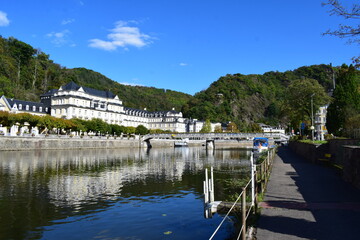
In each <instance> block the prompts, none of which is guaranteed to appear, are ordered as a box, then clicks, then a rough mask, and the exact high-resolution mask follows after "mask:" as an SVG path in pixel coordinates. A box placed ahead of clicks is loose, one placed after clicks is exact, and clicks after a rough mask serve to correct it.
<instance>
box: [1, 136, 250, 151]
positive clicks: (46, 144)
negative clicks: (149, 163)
mask: <svg viewBox="0 0 360 240" xmlns="http://www.w3.org/2000/svg"><path fill="white" fill-rule="evenodd" d="M175 141H176V140H174V139H160V140H159V139H151V140H150V144H151V146H152V147H153V148H163V147H174V142H175ZM205 142H206V141H205V140H190V142H189V147H201V146H204V144H205ZM251 146H252V141H236V140H233V141H232V140H226V141H221V140H218V141H215V148H216V149H223V148H249V147H251ZM140 147H144V148H146V147H147V143H146V142H143V141H141V140H139V139H113V138H110V139H98V138H92V139H90V138H46V137H44V138H37V137H0V151H22V150H33V149H46V150H50V149H92V148H104V149H114V148H140Z"/></svg>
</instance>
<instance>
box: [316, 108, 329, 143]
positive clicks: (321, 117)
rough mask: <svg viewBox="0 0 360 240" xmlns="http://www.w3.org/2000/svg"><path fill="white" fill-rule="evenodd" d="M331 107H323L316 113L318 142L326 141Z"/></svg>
mask: <svg viewBox="0 0 360 240" xmlns="http://www.w3.org/2000/svg"><path fill="white" fill-rule="evenodd" d="M328 106H329V105H325V106H321V107H320V108H319V110H318V111H317V112H316V113H315V133H316V139H317V140H324V139H325V138H324V135H325V134H328V131H327V129H326V114H327V108H328Z"/></svg>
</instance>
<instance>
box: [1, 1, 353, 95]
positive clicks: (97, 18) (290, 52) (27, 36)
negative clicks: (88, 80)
mask: <svg viewBox="0 0 360 240" xmlns="http://www.w3.org/2000/svg"><path fill="white" fill-rule="evenodd" d="M321 2H323V1H322V0H302V1H291V0H271V1H269V0H257V1H249V0H247V1H245V0H222V1H218V0H206V1H205V0H181V1H180V0H162V1H160V0H62V1H53V0H31V1H28V0H0V35H2V36H3V37H9V36H13V37H15V38H17V39H19V40H21V41H24V42H26V43H29V44H31V45H32V46H33V47H35V48H39V49H41V50H42V51H43V52H45V53H47V54H49V55H50V58H51V59H52V60H54V62H56V63H59V64H60V65H62V66H64V67H67V68H75V67H85V68H88V69H92V70H94V71H97V72H100V73H102V74H104V75H105V76H107V77H109V78H110V79H112V80H114V81H117V82H119V83H125V84H135V85H143V86H153V87H157V88H165V89H172V90H176V91H181V92H186V93H189V94H194V93H196V92H199V91H201V90H203V89H206V88H207V87H208V86H209V85H210V84H211V83H212V82H214V81H216V80H217V79H218V78H219V77H221V76H224V75H226V74H234V73H241V74H263V73H264V72H268V71H286V70H293V69H296V68H298V67H301V66H308V65H312V64H322V63H325V64H329V63H332V64H333V65H341V64H343V63H347V64H350V63H351V58H352V57H353V56H355V55H358V54H359V49H358V47H359V46H358V45H349V44H346V40H344V39H338V38H335V37H331V36H322V35H321V33H323V32H325V31H326V30H327V29H329V28H330V29H336V28H337V26H338V24H339V23H344V20H343V19H341V18H340V17H336V16H329V13H328V12H327V11H328V10H329V8H328V7H322V6H321ZM346 2H348V3H355V2H357V3H358V1H355V0H350V1H348V0H347V1H346ZM348 21H349V20H348ZM345 23H346V22H345Z"/></svg>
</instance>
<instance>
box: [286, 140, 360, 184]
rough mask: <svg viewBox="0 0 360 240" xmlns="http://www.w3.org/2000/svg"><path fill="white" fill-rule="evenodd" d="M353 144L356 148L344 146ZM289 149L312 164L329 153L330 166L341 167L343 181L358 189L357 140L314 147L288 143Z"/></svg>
mask: <svg viewBox="0 0 360 240" xmlns="http://www.w3.org/2000/svg"><path fill="white" fill-rule="evenodd" d="M345 144H355V145H357V146H351V145H345ZM289 147H290V148H291V149H292V150H293V151H294V152H295V153H297V154H298V155H301V156H303V157H304V158H306V159H308V160H310V161H311V162H313V163H318V162H321V159H324V158H325V153H331V158H329V159H328V160H329V161H330V164H336V165H337V166H340V168H341V167H342V175H343V179H344V180H345V181H347V182H350V183H352V184H353V185H354V186H355V187H357V188H359V189H360V146H359V140H354V139H350V140H349V139H336V140H331V141H329V143H327V144H322V145H315V144H309V143H301V142H290V143H289Z"/></svg>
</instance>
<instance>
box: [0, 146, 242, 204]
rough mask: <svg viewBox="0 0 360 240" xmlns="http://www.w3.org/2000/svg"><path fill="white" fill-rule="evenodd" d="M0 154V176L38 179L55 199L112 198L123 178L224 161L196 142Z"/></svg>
mask: <svg viewBox="0 0 360 240" xmlns="http://www.w3.org/2000/svg"><path fill="white" fill-rule="evenodd" d="M226 155H227V153H226ZM231 157H232V156H230V155H229V156H226V158H231ZM0 158H1V161H0V178H1V176H9V175H10V176H12V179H14V181H15V182H26V181H28V182H31V181H33V179H31V178H37V179H42V181H45V184H46V185H47V187H48V191H47V192H48V194H49V196H48V197H49V198H50V199H51V201H52V202H53V203H54V204H56V205H58V204H60V205H63V204H64V203H65V204H69V205H77V204H80V203H81V202H83V201H87V200H91V199H94V200H95V199H98V198H101V199H104V198H106V199H112V198H115V197H119V196H121V191H122V188H123V187H124V186H125V185H127V184H131V183H134V182H144V183H146V181H147V179H148V178H152V177H153V178H155V179H164V180H166V181H181V179H182V176H183V174H184V172H185V171H191V172H197V171H199V170H202V169H203V168H204V164H206V165H209V163H211V165H213V166H214V168H215V169H216V168H220V166H221V165H222V164H224V163H223V161H215V160H214V156H212V157H209V156H206V153H205V151H204V150H203V149H196V148H195V149H190V148H186V149H173V148H169V149H159V150H157V149H152V150H151V151H150V152H146V150H142V149H141V150H139V149H135V150H134V149H128V150H124V149H122V150H110V149H93V150H71V151H69V150H62V151H58V150H57V151H51V150H49V151H20V152H0ZM238 160H239V159H236V161H238ZM209 161H210V162H209ZM0 181H1V179H0ZM13 187H16V185H13ZM29 187H30V186H29Z"/></svg>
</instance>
